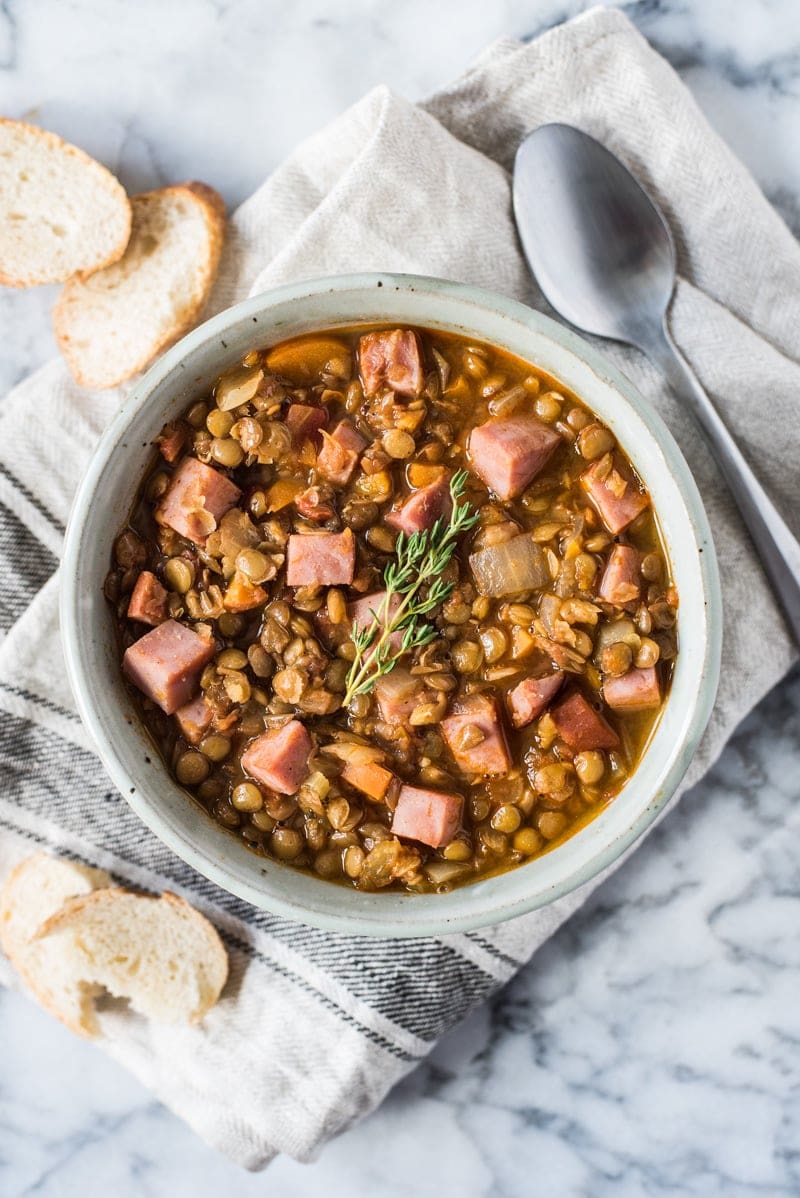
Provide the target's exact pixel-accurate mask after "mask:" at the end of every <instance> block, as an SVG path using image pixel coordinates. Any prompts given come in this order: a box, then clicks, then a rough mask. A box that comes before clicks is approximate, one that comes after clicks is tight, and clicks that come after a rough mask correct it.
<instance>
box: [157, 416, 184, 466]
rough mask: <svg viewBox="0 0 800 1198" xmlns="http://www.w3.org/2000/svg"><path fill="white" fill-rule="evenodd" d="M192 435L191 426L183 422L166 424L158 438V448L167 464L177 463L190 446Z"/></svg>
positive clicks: (177, 421)
mask: <svg viewBox="0 0 800 1198" xmlns="http://www.w3.org/2000/svg"><path fill="white" fill-rule="evenodd" d="M190 433H191V429H190V428H189V425H188V424H186V422H185V421H183V420H174V421H171V422H170V423H169V424H165V425H164V427H163V428H162V430H161V433H160V434H159V436H158V448H159V450H160V452H161V456H162V458H164V460H165V461H167V462H177V460H178V458H179V457H180V456H181V454H182V453H183V451H184V449H185V448H186V446H187V445H188V444H189V436H190Z"/></svg>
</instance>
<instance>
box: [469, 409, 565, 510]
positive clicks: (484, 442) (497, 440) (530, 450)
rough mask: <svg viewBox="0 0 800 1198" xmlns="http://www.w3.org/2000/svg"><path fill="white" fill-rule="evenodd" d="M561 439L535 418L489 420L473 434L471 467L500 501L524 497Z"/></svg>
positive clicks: (519, 417) (470, 440)
mask: <svg viewBox="0 0 800 1198" xmlns="http://www.w3.org/2000/svg"><path fill="white" fill-rule="evenodd" d="M560 444H561V438H560V437H559V435H558V433H557V432H555V431H554V430H553V429H552V428H550V426H549V425H547V424H543V423H542V421H541V420H537V419H536V417H535V416H508V417H506V418H505V419H494V420H487V422H486V423H485V424H479V425H478V427H477V428H474V429H473V430H472V432H471V433H470V437H469V442H468V449H469V454H470V458H471V460H472V465H473V467H474V469H475V471H476V473H477V474H479V475H480V476H481V478H482V479H483V481H484V482H485V483H486V485H487V487H489V488H490V490H492V491H494V493H495V495H497V496H498V498H500V499H513V498H514V497H515V496H517V495H521V494H522V492H523V491H524V490H525V488H526V487H527V486H528V484H529V483H531V482H532V481H533V479H534V478H536V475H537V474H538V473H539V471H540V470H542V469H544V467H545V466H546V465H547V462H548V461H549V460H550V458H551V457H552V455H553V453H554V451H555V449H556V447H557V446H559V445H560Z"/></svg>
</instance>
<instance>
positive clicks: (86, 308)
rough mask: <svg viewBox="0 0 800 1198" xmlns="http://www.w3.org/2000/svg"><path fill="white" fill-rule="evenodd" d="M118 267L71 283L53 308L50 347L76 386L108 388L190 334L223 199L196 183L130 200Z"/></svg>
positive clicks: (204, 294) (203, 296)
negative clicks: (126, 236) (125, 245)
mask: <svg viewBox="0 0 800 1198" xmlns="http://www.w3.org/2000/svg"><path fill="white" fill-rule="evenodd" d="M131 203H132V205H133V228H132V231H131V238H130V242H129V244H128V248H127V250H126V252H125V255H124V257H122V258H121V259H120V260H119V261H118V262H115V263H114V264H113V265H112V266H109V267H107V268H106V269H105V270H101V271H98V272H97V273H96V274H93V275H91V276H90V277H89V278H74V279H71V280H70V281H69V282H68V283H67V284H66V285H65V286H64V288H63V290H62V292H61V294H60V296H59V298H58V300H57V301H56V306H55V311H54V314H53V323H54V327H55V333H56V340H57V342H58V345H59V348H60V349H61V351H62V353H63V354H64V356H65V358H66V360H67V364H68V366H69V368H70V370H71V371H72V374H73V375H74V376H75V379H76V380H77V381H78V382H79V383H80V384H81V385H83V386H85V387H94V388H99V389H103V388H107V387H114V386H116V385H117V384H118V383H121V382H123V381H124V380H125V379H127V378H130V376H131V375H133V374H136V373H137V372H138V371H140V370H142V369H143V368H144V367H145V366H146V365H147V364H148V363H149V362H150V361H151V360H152V359H153V358H154V357H155V356H156V354H157V353H159V352H160V351H161V350H162V349H165V348H166V347H167V346H168V345H171V344H172V342H173V341H176V340H177V339H178V337H180V336H181V334H182V333H185V332H186V331H187V330H188V329H190V328H191V327H192V325H193V324H195V322H196V321H197V319H198V317H199V316H200V314H201V312H202V310H203V308H204V306H205V303H206V300H207V299H208V295H209V292H210V290H211V286H212V283H213V282H214V278H215V276H216V272H217V266H218V264H219V256H220V252H221V249H222V241H223V236H224V230H225V211H224V206H223V203H222V199H221V198H220V196H218V195H217V193H216V192H215V191H213V190H212V189H211V188H210V187H206V186H205V184H203V183H182V184H179V185H177V186H175V187H165V188H162V189H161V190H160V191H151V192H147V193H146V194H144V195H140V196H134V197H133V199H132V201H131Z"/></svg>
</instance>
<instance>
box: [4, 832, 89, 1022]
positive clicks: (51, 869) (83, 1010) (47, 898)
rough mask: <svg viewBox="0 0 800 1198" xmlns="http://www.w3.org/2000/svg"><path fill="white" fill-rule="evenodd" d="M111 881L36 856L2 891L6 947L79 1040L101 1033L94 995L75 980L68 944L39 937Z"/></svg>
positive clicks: (38, 993) (22, 974) (69, 863)
mask: <svg viewBox="0 0 800 1198" xmlns="http://www.w3.org/2000/svg"><path fill="white" fill-rule="evenodd" d="M110 882H111V878H110V877H109V875H108V874H107V873H106V872H105V870H102V869H91V868H89V867H88V866H85V865H77V864H75V863H74V862H72V861H64V860H62V859H59V858H56V857H50V856H48V855H47V853H36V854H35V855H34V856H32V857H27V858H26V859H25V860H24V861H21V862H20V863H19V865H17V866H16V868H15V869H13V870H12V871H11V873H10V874H9V876H8V878H7V879H6V881H5V885H4V886H3V889H2V892H0V945H2V947H3V950H4V951H5V953H6V955H7V956H8V958H9V960H10V961H11V963H12V965H13V966H14V968H15V969H16V971H17V973H18V974H19V975H20V977H21V978H22V980H23V981H24V982H25V984H26V985H27V986H28V987H29V989H30V990H32V991H33V993H34V994H35V996H36V998H37V999H38V1000H39V1002H40V1003H41V1005H42V1006H43V1007H44V1008H45V1009H46V1010H48V1011H49V1012H50V1014H51V1015H55V1016H56V1018H57V1019H60V1020H61V1021H62V1023H65V1024H66V1025H67V1027H69V1028H71V1030H72V1031H73V1032H76V1033H77V1034H78V1035H79V1036H90V1035H92V1034H93V1033H94V1031H95V1030H96V1027H95V1020H94V1011H93V1007H92V998H93V996H94V993H93V992H92V991H91V990H90V989H89V988H87V987H85V986H82V985H80V984H77V983H76V982H75V981H74V980H73V978H72V973H71V970H70V968H69V965H68V962H67V961H66V960H65V955H64V946H63V945H61V944H57V943H51V942H47V941H43V940H37V939H35V936H36V933H37V931H38V929H39V927H40V925H41V924H42V923H44V922H45V920H47V919H48V918H49V917H50V916H52V915H54V914H55V913H56V912H57V911H60V910H61V907H62V906H63V904H64V903H65V902H66V901H67V900H68V899H72V898H75V897H76V896H85V895H87V894H90V893H91V892H92V890H95V889H98V888H100V887H104V886H108V885H109V884H110Z"/></svg>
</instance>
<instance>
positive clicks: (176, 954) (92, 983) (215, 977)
mask: <svg viewBox="0 0 800 1198" xmlns="http://www.w3.org/2000/svg"><path fill="white" fill-rule="evenodd" d="M34 943H37V944H39V943H41V944H46V945H51V946H53V947H54V948H58V949H59V950H60V951H61V952H62V953H63V957H64V959H65V960H66V961H67V962H68V966H69V969H70V971H71V973H70V978H71V979H74V980H75V981H77V982H79V984H80V985H82V986H83V987H85V988H87V989H88V990H89V991H90V992H96V990H97V989H98V988H101V989H103V990H106V991H107V992H108V993H109V994H112V995H114V996H115V997H117V998H127V999H128V1000H129V1001H130V1004H131V1007H132V1008H133V1009H134V1010H135V1011H138V1012H139V1013H140V1014H141V1015H145V1016H146V1017H147V1018H149V1019H157V1020H160V1021H161V1022H164V1023H196V1022H197V1021H198V1020H200V1019H202V1018H203V1016H204V1015H205V1014H206V1013H207V1012H208V1010H209V1009H210V1008H211V1007H212V1006H213V1005H214V1003H215V1002H216V1001H217V999H218V998H219V995H220V992H221V990H222V988H223V986H224V985H225V982H226V980H227V977H228V956H227V953H226V952H225V949H224V947H223V945H222V941H221V940H220V938H219V935H218V934H217V932H216V930H215V929H214V927H213V926H212V925H211V924H210V923H209V922H208V920H207V919H206V918H205V916H203V915H200V913H199V912H198V911H195V909H194V907H191V906H190V905H189V903H187V902H184V900H183V899H181V898H177V897H176V896H175V895H174V894H163V895H162V896H161V897H160V898H153V897H150V896H149V895H143V894H134V893H133V892H131V891H129V890H115V889H102V890H94V891H92V892H91V893H90V894H84V895H81V896H79V897H76V898H71V899H68V900H67V901H66V902H65V903H64V904H63V906H62V907H61V909H60V910H59V911H57V912H56V913H55V914H53V915H51V916H50V917H49V918H48V919H46V920H45V921H44V923H43V924H42V925H41V926H40V927H39V928H38V930H37V931H36V933H35V935H34ZM37 984H41V982H40V980H39V979H37ZM36 989H37V987H36V986H34V990H35V991H36ZM50 1009H51V1010H53V1007H52V1006H51V1008H50ZM54 1013H55V1014H57V1015H59V1018H61V1017H62V1016H61V1014H60V1012H59V1011H58V1010H55V1011H54ZM65 1013H67V1014H69V1012H65ZM65 1022H66V1020H65ZM82 1026H83V1027H84V1028H85V1029H86V1030H87V1031H88V1032H89V1034H92V1033H93V1032H95V1031H96V1019H95V1018H94V1013H93V1012H92V1013H91V1017H90V1018H89V1019H86V1018H84V1019H83V1020H82Z"/></svg>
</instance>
